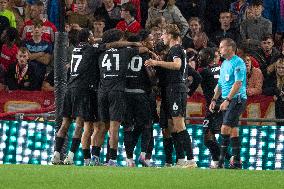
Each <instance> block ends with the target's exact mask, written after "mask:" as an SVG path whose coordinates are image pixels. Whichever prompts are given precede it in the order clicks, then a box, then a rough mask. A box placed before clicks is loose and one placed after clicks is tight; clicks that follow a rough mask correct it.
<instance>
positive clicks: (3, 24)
mask: <svg viewBox="0 0 284 189" xmlns="http://www.w3.org/2000/svg"><path fill="white" fill-rule="evenodd" d="M9 26H10V24H9V20H8V18H7V17H5V16H0V36H1V35H2V33H3V31H4V30H5V29H7V28H8V27H9ZM0 46H2V44H1V45H0Z"/></svg>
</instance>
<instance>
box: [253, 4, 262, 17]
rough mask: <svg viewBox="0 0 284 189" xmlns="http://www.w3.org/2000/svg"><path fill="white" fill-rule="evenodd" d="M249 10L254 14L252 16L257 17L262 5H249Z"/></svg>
mask: <svg viewBox="0 0 284 189" xmlns="http://www.w3.org/2000/svg"><path fill="white" fill-rule="evenodd" d="M251 10H252V12H253V14H254V18H259V17H261V13H262V11H263V7H262V6H261V5H258V6H255V5H254V6H251Z"/></svg>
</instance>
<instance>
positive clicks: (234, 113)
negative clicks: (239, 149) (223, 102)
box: [223, 98, 247, 127]
mask: <svg viewBox="0 0 284 189" xmlns="http://www.w3.org/2000/svg"><path fill="white" fill-rule="evenodd" d="M246 102H247V100H246V99H242V98H233V99H232V100H231V102H230V104H229V106H228V109H227V110H225V111H223V125H228V126H230V127H236V126H238V122H239V118H240V115H241V114H242V113H243V111H244V110H245V108H246Z"/></svg>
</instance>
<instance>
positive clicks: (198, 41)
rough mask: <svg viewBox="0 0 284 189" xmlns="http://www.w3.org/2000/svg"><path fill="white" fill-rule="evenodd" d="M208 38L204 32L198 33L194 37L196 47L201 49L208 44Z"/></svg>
mask: <svg viewBox="0 0 284 189" xmlns="http://www.w3.org/2000/svg"><path fill="white" fill-rule="evenodd" d="M207 42H208V38H207V36H206V34H205V33H204V32H202V33H198V34H196V35H195V36H194V37H193V44H194V48H195V49H201V48H204V47H206V46H207Z"/></svg>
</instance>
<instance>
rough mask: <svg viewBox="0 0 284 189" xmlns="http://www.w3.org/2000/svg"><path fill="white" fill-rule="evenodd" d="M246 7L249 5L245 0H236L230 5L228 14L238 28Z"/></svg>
mask: <svg viewBox="0 0 284 189" xmlns="http://www.w3.org/2000/svg"><path fill="white" fill-rule="evenodd" d="M248 6H249V3H248V2H247V1H246V0H237V1H235V2H233V3H231V5H230V12H231V13H232V16H233V19H234V20H235V22H236V24H237V26H239V25H240V24H241V22H242V21H243V20H244V18H245V13H246V10H247V9H248Z"/></svg>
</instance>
